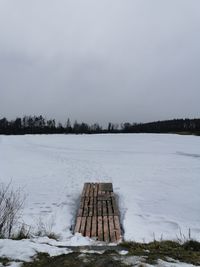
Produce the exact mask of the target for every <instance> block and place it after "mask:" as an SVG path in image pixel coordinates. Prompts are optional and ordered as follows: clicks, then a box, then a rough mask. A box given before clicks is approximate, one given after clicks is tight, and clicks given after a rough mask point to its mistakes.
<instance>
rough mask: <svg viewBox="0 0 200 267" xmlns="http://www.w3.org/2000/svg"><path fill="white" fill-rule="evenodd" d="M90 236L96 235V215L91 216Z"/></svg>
mask: <svg viewBox="0 0 200 267" xmlns="http://www.w3.org/2000/svg"><path fill="white" fill-rule="evenodd" d="M91 237H98V233H97V217H96V216H93V217H92V231H91Z"/></svg>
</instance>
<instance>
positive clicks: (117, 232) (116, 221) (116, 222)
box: [114, 216, 121, 241]
mask: <svg viewBox="0 0 200 267" xmlns="http://www.w3.org/2000/svg"><path fill="white" fill-rule="evenodd" d="M114 226H115V235H116V240H117V241H119V240H120V239H121V230H120V222H119V217H118V216H114Z"/></svg>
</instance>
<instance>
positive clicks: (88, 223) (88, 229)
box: [85, 217, 92, 237]
mask: <svg viewBox="0 0 200 267" xmlns="http://www.w3.org/2000/svg"><path fill="white" fill-rule="evenodd" d="M91 223H92V217H87V222H86V232H85V236H88V237H90V236H91Z"/></svg>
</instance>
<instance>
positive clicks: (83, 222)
mask: <svg viewBox="0 0 200 267" xmlns="http://www.w3.org/2000/svg"><path fill="white" fill-rule="evenodd" d="M85 227H86V217H82V219H81V227H80V233H81V234H82V235H83V236H84V235H85Z"/></svg>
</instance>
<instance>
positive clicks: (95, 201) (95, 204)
mask: <svg viewBox="0 0 200 267" xmlns="http://www.w3.org/2000/svg"><path fill="white" fill-rule="evenodd" d="M93 205H94V207H93V208H94V209H93V216H97V215H98V211H97V198H96V197H94V198H93Z"/></svg>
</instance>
